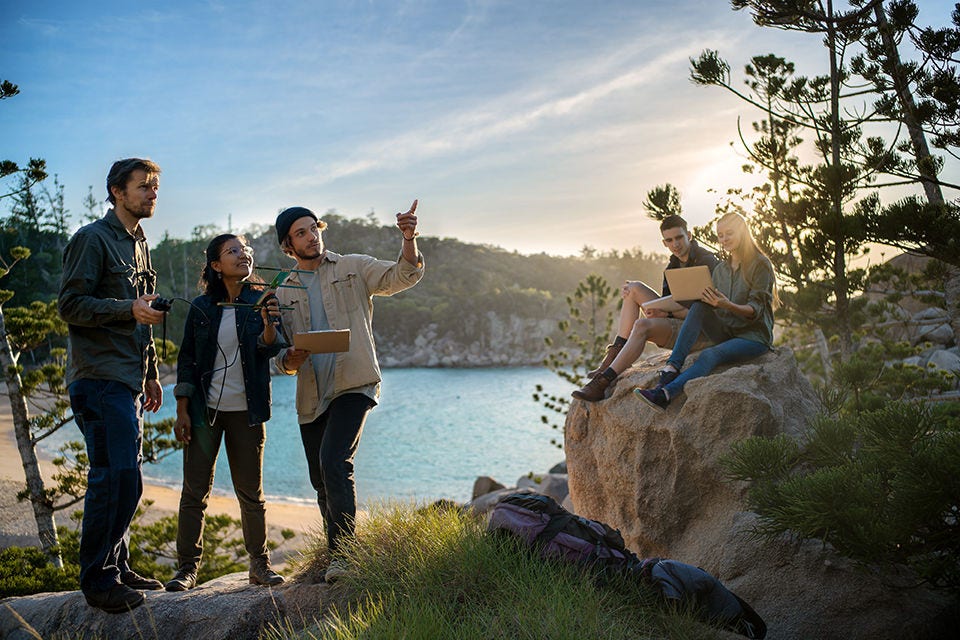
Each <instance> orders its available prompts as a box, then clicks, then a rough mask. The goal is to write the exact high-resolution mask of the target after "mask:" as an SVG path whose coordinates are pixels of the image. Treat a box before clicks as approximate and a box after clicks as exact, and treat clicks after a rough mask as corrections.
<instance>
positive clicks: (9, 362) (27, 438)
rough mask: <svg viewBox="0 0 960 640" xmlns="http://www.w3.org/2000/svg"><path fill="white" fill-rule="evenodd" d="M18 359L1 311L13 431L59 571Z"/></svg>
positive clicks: (1, 362) (0, 359)
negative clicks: (18, 368)
mask: <svg viewBox="0 0 960 640" xmlns="http://www.w3.org/2000/svg"><path fill="white" fill-rule="evenodd" d="M16 365H17V356H15V355H14V353H13V349H12V347H11V346H10V340H9V338H8V337H7V329H6V324H5V322H4V318H3V308H2V307H0V367H3V372H4V379H5V381H6V383H7V395H8V396H9V397H10V409H11V412H12V413H13V430H14V433H15V434H16V437H17V449H19V451H20V460H21V461H22V462H23V472H24V475H25V476H26V479H27V491H28V494H29V497H30V503H31V504H32V505H33V517H34V519H35V520H36V522H37V535H38V536H39V538H40V546H41V548H42V549H43V552H44V553H45V554H46V555H47V557H48V558H49V559H50V562H51V563H53V565H54V566H55V567H57V568H58V569H61V568H63V559H62V558H61V557H60V550H59V549H60V541H59V539H58V538H57V525H56V521H55V520H54V517H53V505H51V504H50V502H49V500H47V499H46V497H45V495H46V492H45V490H44V484H43V476H42V475H41V474H40V463H39V461H38V460H37V451H36V448H35V447H34V444H33V438H32V436H31V434H30V414H29V410H28V409H27V399H26V397H25V396H24V395H23V385H22V382H21V379H20V372H19V371H18V370H17V367H16Z"/></svg>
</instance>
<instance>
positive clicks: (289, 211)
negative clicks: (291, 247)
mask: <svg viewBox="0 0 960 640" xmlns="http://www.w3.org/2000/svg"><path fill="white" fill-rule="evenodd" d="M306 216H309V217H311V218H313V219H314V220H316V221H317V222H319V221H320V220H319V218H317V215H316V214H315V213H314V212H313V211H310V209H307V208H306V207H287V208H286V209H284V210H283V211H281V212H280V215H278V216H277V242H278V243H280V244H283V240H284V238H286V237H287V234H288V233H290V227H292V226H293V223H294V222H296V221H297V220H299V219H300V218H303V217H306Z"/></svg>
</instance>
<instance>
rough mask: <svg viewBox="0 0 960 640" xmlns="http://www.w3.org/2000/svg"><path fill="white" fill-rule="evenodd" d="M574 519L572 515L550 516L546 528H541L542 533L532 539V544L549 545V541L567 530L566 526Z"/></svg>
mask: <svg viewBox="0 0 960 640" xmlns="http://www.w3.org/2000/svg"><path fill="white" fill-rule="evenodd" d="M575 517H576V516H574V515H573V514H572V513H562V514H556V515H551V516H550V522H548V523H547V526H546V527H544V528H543V531H541V532H540V533H538V534H537V537H536V538H534V539H533V544H535V545H547V544H549V542H550V541H551V540H553V539H554V538H556V537H557V534H559V533H560V532H561V531H563V530H564V529H566V528H567V525H568V524H570V523H571V522H572V521H573V519H574V518H575Z"/></svg>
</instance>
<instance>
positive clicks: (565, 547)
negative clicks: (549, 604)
mask: <svg viewBox="0 0 960 640" xmlns="http://www.w3.org/2000/svg"><path fill="white" fill-rule="evenodd" d="M487 531H491V532H493V531H506V532H509V533H512V534H513V535H515V536H517V537H519V538H521V539H522V540H523V542H524V543H525V544H526V545H527V546H528V547H531V548H534V549H537V550H539V552H540V555H541V556H543V557H544V558H554V559H557V560H563V561H564V562H573V563H576V564H587V565H596V566H599V567H601V568H607V567H610V568H616V569H625V570H629V569H630V567H632V566H634V565H636V564H637V563H638V562H639V560H637V557H636V556H635V555H633V553H631V552H630V551H629V550H628V549H627V548H626V546H625V545H624V542H623V537H622V536H621V535H620V532H619V531H617V530H616V529H611V528H610V527H608V526H607V525H605V524H603V523H602V522H597V521H596V520H587V519H586V518H582V517H580V516H578V515H574V514H572V513H570V512H569V511H567V510H566V509H564V508H563V507H561V506H560V505H559V504H557V502H556V501H555V500H554V499H553V498H550V497H548V496H543V495H540V494H538V493H512V494H510V495H507V496H504V497H503V498H502V499H501V500H500V502H498V503H497V505H496V506H495V507H494V508H493V511H492V512H491V513H490V519H489V520H488V521H487Z"/></svg>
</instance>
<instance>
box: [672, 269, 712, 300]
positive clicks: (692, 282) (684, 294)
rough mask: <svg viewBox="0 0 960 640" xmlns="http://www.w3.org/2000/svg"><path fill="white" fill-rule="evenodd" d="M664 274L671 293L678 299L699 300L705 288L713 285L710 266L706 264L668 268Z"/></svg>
mask: <svg viewBox="0 0 960 640" xmlns="http://www.w3.org/2000/svg"><path fill="white" fill-rule="evenodd" d="M663 276H664V277H665V278H666V279H667V284H668V285H669V286H670V295H672V296H673V299H674V300H677V301H681V300H683V301H689V300H699V299H700V295H701V294H702V293H703V290H704V289H706V288H707V287H712V286H713V280H712V279H711V278H710V268H709V267H707V266H706V265H701V266H699V267H684V268H682V269H667V270H666V271H664V272H663Z"/></svg>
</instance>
